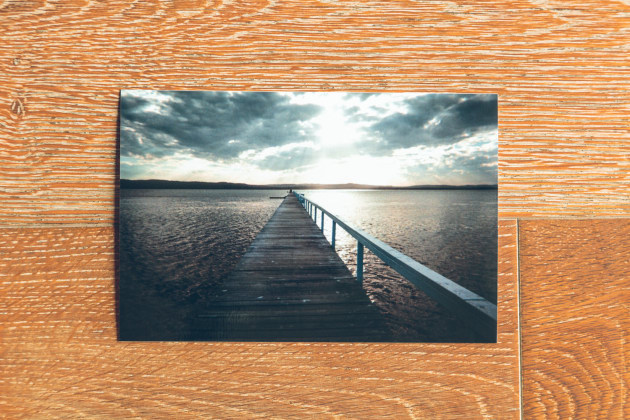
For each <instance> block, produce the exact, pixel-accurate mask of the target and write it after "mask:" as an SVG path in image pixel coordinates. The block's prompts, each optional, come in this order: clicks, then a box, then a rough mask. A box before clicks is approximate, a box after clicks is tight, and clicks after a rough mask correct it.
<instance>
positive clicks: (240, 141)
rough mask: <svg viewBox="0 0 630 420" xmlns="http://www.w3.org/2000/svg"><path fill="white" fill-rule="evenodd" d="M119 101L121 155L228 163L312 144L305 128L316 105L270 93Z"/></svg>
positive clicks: (180, 95)
mask: <svg viewBox="0 0 630 420" xmlns="http://www.w3.org/2000/svg"><path fill="white" fill-rule="evenodd" d="M160 94H161V95H162V99H161V100H158V99H155V98H149V97H144V96H136V95H134V94H133V93H130V92H124V93H123V95H122V96H121V105H120V115H121V155H122V156H143V157H146V156H154V157H164V156H170V155H173V154H175V153H177V152H183V153H189V154H192V155H194V156H197V157H204V158H215V159H231V158H235V157H237V156H238V155H239V153H241V152H243V151H245V150H251V149H253V150H261V149H264V148H266V147H270V146H280V145H283V144H288V143H294V142H300V141H305V140H311V138H310V134H309V132H308V130H305V129H304V127H303V123H304V122H306V121H308V120H309V119H311V118H312V117H314V116H316V115H317V114H318V112H319V111H320V108H319V107H318V106H316V105H309V104H306V105H296V104H291V103H290V99H289V98H287V97H286V96H282V95H280V94H277V93H274V92H240V93H230V92H160Z"/></svg>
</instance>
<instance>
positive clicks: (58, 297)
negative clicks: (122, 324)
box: [0, 0, 630, 419]
mask: <svg viewBox="0 0 630 420" xmlns="http://www.w3.org/2000/svg"><path fill="white" fill-rule="evenodd" d="M629 28H630V5H629V4H628V1H627V0H620V1H608V0H590V1H589V0H587V1H580V2H567V1H554V0H529V1H527V0H511V1H501V0H496V1H484V2H481V1H477V2H473V1H467V2H464V1H457V0H456V1H439V0H435V1H415V2H412V1H407V0H400V1H381V2H377V1H341V0H321V1H310V0H303V1H287V0H284V1H281V0H277V1H276V0H265V1H235V0H206V1H196V0H171V1H161V2H160V1H135V2H128V1H122V0H112V1H107V2H105V1H100V2H97V1H90V0H84V1H80V0H67V1H62V0H60V1H45V0H31V1H26V0H24V1H19V0H4V1H1V2H0V41H1V42H0V69H1V70H2V71H0V194H1V195H0V197H1V198H0V297H1V299H0V314H1V324H0V413H2V415H4V416H5V417H6V418H35V419H39V418H64V419H67V418H104V419H110V418H198V417H206V418H209V417H210V418H211V417H216V418H250V417H264V418H268V417H271V418H291V417H296V418H305V417H311V418H328V417H336V416H337V417H342V418H370V417H373V418H381V417H390V418H464V419H471V418H519V417H523V418H563V419H564V418H578V419H587V418H588V419H591V418H623V417H626V418H628V417H630V399H629V398H628V397H627V393H628V382H629V375H628V369H627V364H628V362H627V360H628V356H629V351H628V344H627V343H628V331H630V328H629V327H630V326H629V316H628V315H629V311H628V302H629V301H630V299H629V292H630V257H629V255H630V241H629V240H628V238H630V199H629V193H628V191H629V188H628V187H629V184H630V138H629V135H628V114H629V110H630V107H629V103H630V93H629V92H630V89H629V88H630V81H629V66H628V56H629V53H630V51H629V50H630V47H629V46H630V42H629V32H630V29H629ZM131 88H141V89H180V90H186V89H190V90H210V89H218V90H353V91H414V92H462V93H463V92H492V93H498V94H499V143H500V147H499V181H500V189H499V212H500V220H499V225H500V226H499V235H500V241H499V277H498V278H499V288H498V294H499V301H498V306H499V325H498V343H497V344H352V343H346V344H342V343H129V342H118V341H117V340H116V316H115V313H116V307H115V272H114V270H115V255H114V249H115V248H114V225H113V223H114V216H115V191H116V189H115V185H116V179H117V157H116V156H117V146H116V144H117V143H116V138H117V111H118V92H119V90H120V89H131Z"/></svg>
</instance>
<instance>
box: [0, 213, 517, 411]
mask: <svg viewBox="0 0 630 420" xmlns="http://www.w3.org/2000/svg"><path fill="white" fill-rule="evenodd" d="M500 235H501V238H500V263H499V286H500V287H499V296H500V299H499V307H500V308H501V309H500V312H499V317H500V319H499V343H498V344H347V343H346V344H339V343H333V344H330V343H328V344H324V343H320V344H313V343H311V344H308V343H293V344H291V343H176V342H172V343H130V342H119V341H117V340H116V323H115V305H114V280H113V278H114V272H113V270H114V246H113V241H114V236H113V230H112V229H111V228H41V229H0V244H1V245H0V255H1V258H0V273H2V275H1V277H0V281H1V283H0V284H1V287H2V289H1V290H0V293H1V294H2V297H3V298H2V300H1V301H0V313H2V314H3V315H2V316H3V318H2V324H1V325H2V326H1V328H2V330H1V332H0V334H1V336H2V359H1V363H0V378H1V379H0V387H1V388H0V412H2V413H5V414H7V415H8V417H26V418H73V417H88V418H107V419H109V418H112V417H116V418H129V417H135V416H137V417H145V418H155V417H158V418H199V417H201V416H204V417H218V418H243V417H246V418H249V417H256V416H260V417H265V418H268V417H274V416H275V417H284V418H286V417H299V418H306V417H309V416H312V417H316V418H317V417H331V416H333V415H342V416H348V417H355V418H365V417H384V416H391V417H393V418H434V417H436V416H442V417H444V418H449V417H450V418H458V417H461V416H463V417H465V418H482V417H487V418H518V355H517V351H516V350H517V333H516V322H517V314H516V281H515V280H516V272H515V268H516V265H515V264H516V247H515V240H516V229H515V224H514V223H513V222H501V227H500Z"/></svg>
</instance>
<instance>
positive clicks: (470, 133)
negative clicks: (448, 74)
mask: <svg viewBox="0 0 630 420" xmlns="http://www.w3.org/2000/svg"><path fill="white" fill-rule="evenodd" d="M497 102H498V100H497V95H494V94H474V93H473V94H469V93H466V94H455V93H448V94H445V93H351V92H226V91H216V92H211V91H208V92H204V91H147V90H123V91H121V94H120V120H119V124H120V139H119V140H120V194H119V214H118V233H117V241H118V258H119V270H118V271H119V273H118V302H119V305H118V308H119V339H120V340H125V341H154V340H160V341H162V340H168V341H179V340H184V341H263V342H265V341H304V342H311V341H330V342H339V341H343V342H496V319H497V306H496V303H497V160H498V159H497V153H498V127H497V120H498V113H497V105H498V104H497Z"/></svg>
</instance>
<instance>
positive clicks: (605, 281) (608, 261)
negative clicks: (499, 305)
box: [520, 220, 630, 419]
mask: <svg viewBox="0 0 630 420" xmlns="http://www.w3.org/2000/svg"><path fill="white" fill-rule="evenodd" d="M520 233H521V241H520V264H521V304H522V307H523V309H522V314H521V325H522V328H523V333H522V355H523V395H524V396H525V400H524V403H525V405H524V414H525V418H558V419H564V418H576V419H596V418H601V419H623V418H628V414H629V413H630V399H629V398H628V388H629V384H630V375H629V372H628V362H629V360H630V357H629V356H630V348H629V347H628V341H629V338H630V337H629V336H630V308H629V307H628V303H629V302H630V241H628V238H630V220H625V221H618V220H617V221H610V220H598V221H586V222H585V221H566V220H563V221H535V222H534V221H530V222H523V223H522V224H521V226H520Z"/></svg>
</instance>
